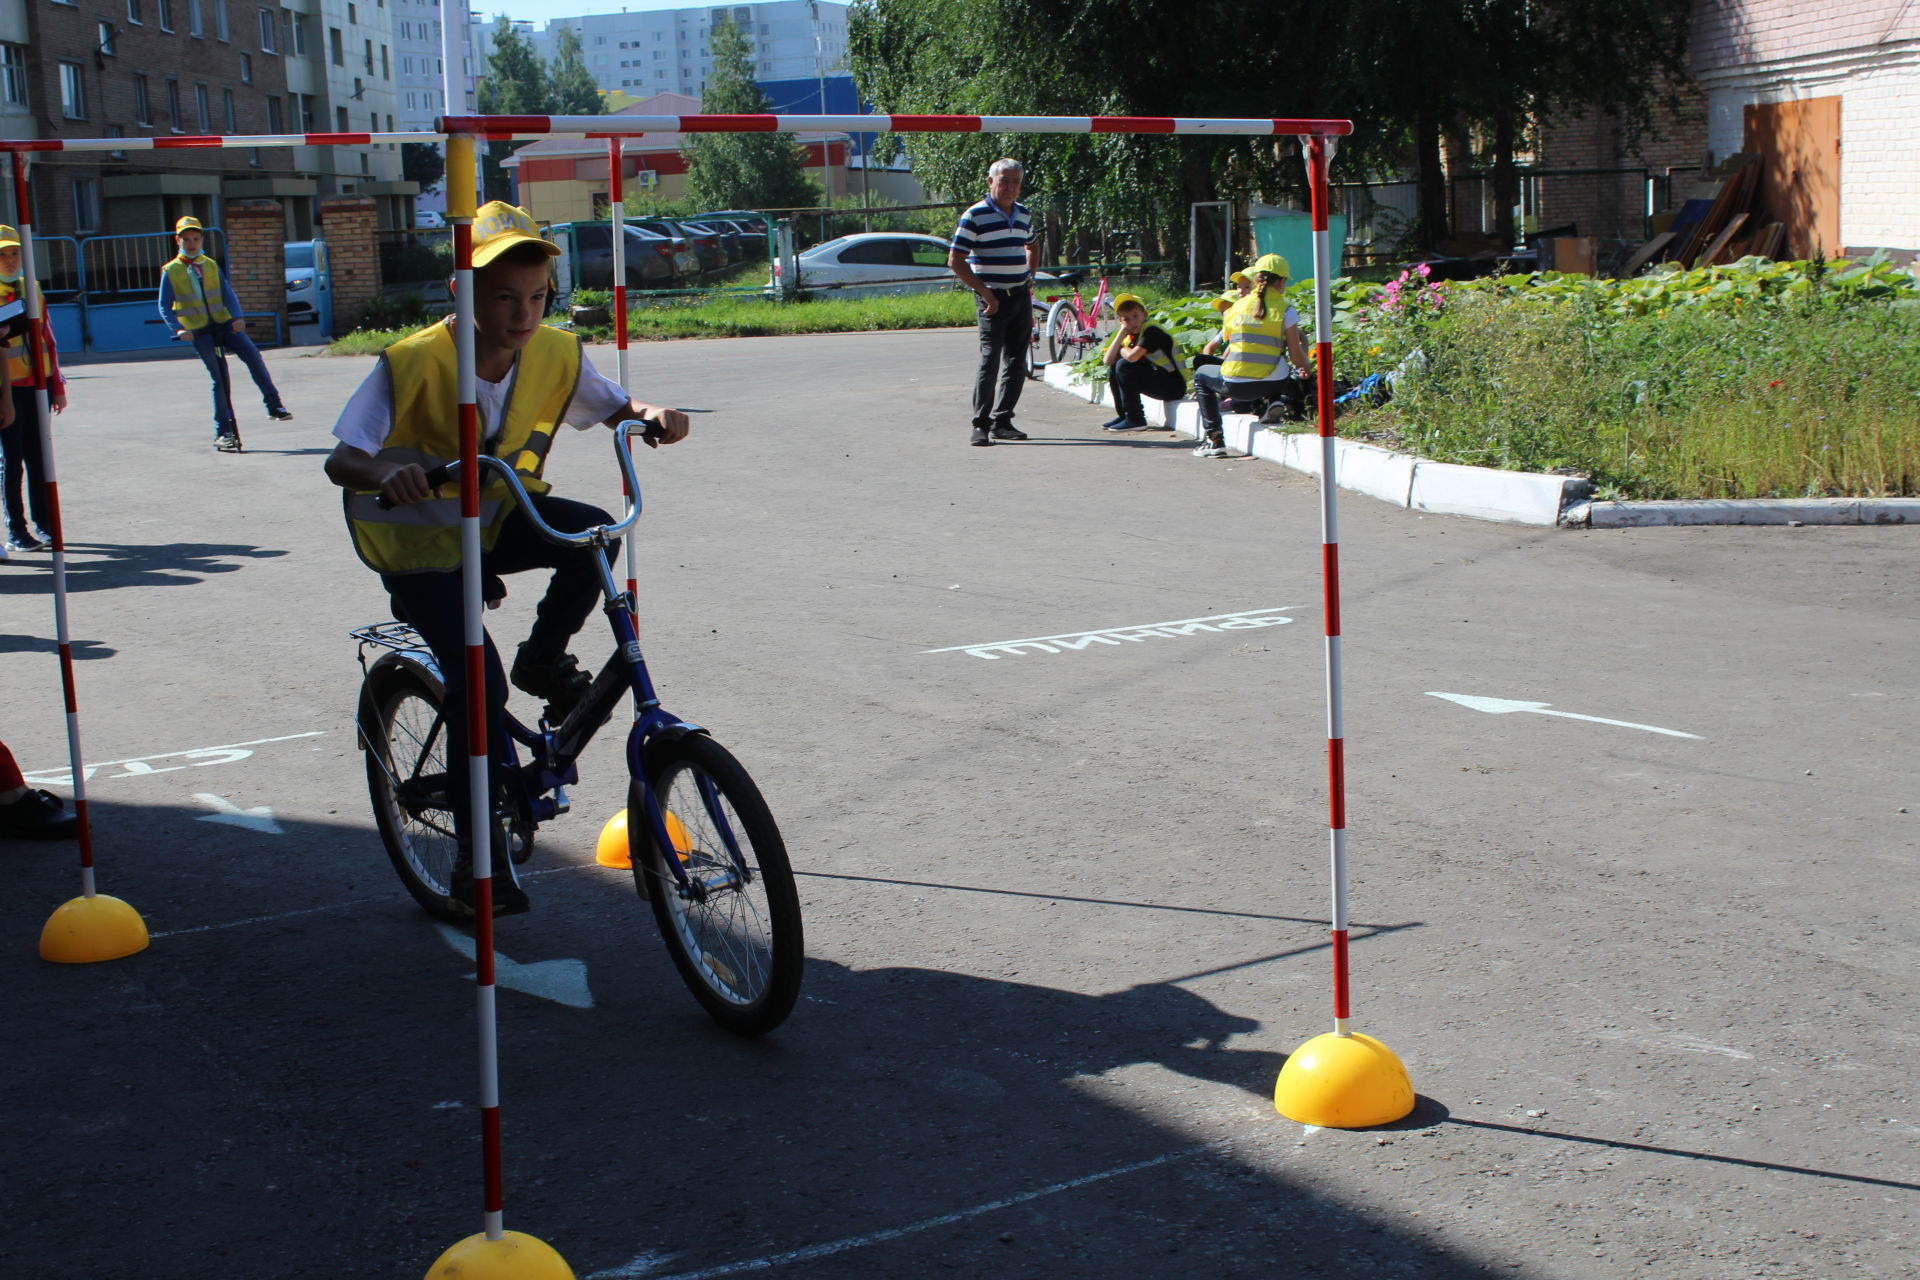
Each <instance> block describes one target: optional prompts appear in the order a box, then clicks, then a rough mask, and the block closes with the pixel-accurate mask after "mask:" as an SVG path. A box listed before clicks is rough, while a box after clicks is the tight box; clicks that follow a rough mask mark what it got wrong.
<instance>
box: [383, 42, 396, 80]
mask: <svg viewBox="0 0 1920 1280" xmlns="http://www.w3.org/2000/svg"><path fill="white" fill-rule="evenodd" d="M380 78H381V79H382V80H391V79H393V67H392V66H391V65H390V64H389V63H388V62H387V46H385V45H381V46H380Z"/></svg>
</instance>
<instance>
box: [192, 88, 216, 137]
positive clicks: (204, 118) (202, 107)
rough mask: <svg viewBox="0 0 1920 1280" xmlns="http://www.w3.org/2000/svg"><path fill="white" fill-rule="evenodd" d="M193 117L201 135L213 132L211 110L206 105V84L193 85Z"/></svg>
mask: <svg viewBox="0 0 1920 1280" xmlns="http://www.w3.org/2000/svg"><path fill="white" fill-rule="evenodd" d="M193 118H194V119H195V120H196V121H197V122H198V123H199V125H200V132H201V134H202V135H203V136H204V135H206V134H209V133H212V132H213V111H212V109H211V108H210V107H209V106H208V105H207V86H205V85H203V84H196V85H195V86H193Z"/></svg>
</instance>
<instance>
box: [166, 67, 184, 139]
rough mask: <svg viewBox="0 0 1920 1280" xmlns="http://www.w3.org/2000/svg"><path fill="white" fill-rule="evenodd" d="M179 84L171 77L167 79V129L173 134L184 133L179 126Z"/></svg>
mask: <svg viewBox="0 0 1920 1280" xmlns="http://www.w3.org/2000/svg"><path fill="white" fill-rule="evenodd" d="M180 120H181V116H180V82H179V81H178V80H175V79H174V78H173V77H172V76H168V77H167V128H169V129H171V130H173V131H174V132H175V133H185V132H186V130H185V129H183V128H182V127H181V125H180Z"/></svg>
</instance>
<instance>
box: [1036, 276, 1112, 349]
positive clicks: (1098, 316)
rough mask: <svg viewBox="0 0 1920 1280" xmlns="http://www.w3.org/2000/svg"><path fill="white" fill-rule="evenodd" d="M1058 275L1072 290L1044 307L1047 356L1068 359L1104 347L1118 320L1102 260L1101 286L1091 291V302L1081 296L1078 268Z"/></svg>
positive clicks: (1062, 282)
mask: <svg viewBox="0 0 1920 1280" xmlns="http://www.w3.org/2000/svg"><path fill="white" fill-rule="evenodd" d="M1059 279H1060V283H1061V284H1064V285H1069V286H1071V287H1072V289H1073V293H1072V294H1071V295H1069V296H1067V297H1064V298H1060V299H1058V300H1057V301H1055V302H1054V304H1053V306H1052V307H1051V308H1049V309H1048V311H1047V326H1046V328H1047V359H1048V360H1050V361H1051V360H1065V361H1068V362H1069V363H1071V362H1073V361H1076V360H1079V359H1080V358H1081V357H1082V356H1084V355H1086V354H1087V352H1088V351H1090V350H1096V349H1099V348H1101V347H1104V346H1105V345H1106V341H1107V339H1108V338H1110V337H1112V336H1113V331H1114V330H1115V329H1116V328H1118V327H1119V324H1120V321H1119V318H1118V317H1117V316H1115V315H1114V313H1113V298H1112V295H1111V294H1110V293H1109V292H1108V290H1107V272H1106V264H1105V263H1104V262H1103V263H1101V264H1100V287H1099V288H1098V289H1096V290H1095V291H1094V295H1093V305H1091V306H1088V305H1086V304H1085V303H1083V302H1081V300H1080V281H1081V280H1082V279H1083V276H1082V274H1081V273H1080V272H1077V271H1070V272H1067V273H1065V274H1063V275H1061V276H1060V277H1059Z"/></svg>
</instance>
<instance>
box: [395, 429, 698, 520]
mask: <svg viewBox="0 0 1920 1280" xmlns="http://www.w3.org/2000/svg"><path fill="white" fill-rule="evenodd" d="M635 434H638V435H639V436H640V438H641V439H643V440H659V439H660V438H662V437H663V436H664V435H666V429H665V428H664V427H662V426H661V425H660V424H659V423H657V422H654V421H653V420H652V419H650V418H628V419H626V420H625V421H623V422H622V423H621V424H620V425H619V426H617V427H615V428H614V429H613V453H614V457H616V458H617V459H618V460H619V462H620V473H621V475H622V477H623V478H624V479H625V480H626V482H627V492H628V494H630V495H631V498H630V500H629V502H628V504H627V514H626V516H625V517H624V518H622V519H620V520H617V521H615V522H614V523H612V524H602V525H595V526H594V527H593V528H591V529H587V530H584V531H583V532H580V533H562V532H561V531H560V530H558V529H556V528H554V527H553V526H552V525H550V524H548V523H547V522H546V521H545V520H543V519H541V518H540V512H539V511H538V510H537V509H536V508H535V507H534V505H533V499H532V498H531V497H530V496H528V494H527V487H526V485H524V484H522V483H521V482H520V477H519V475H518V474H517V473H516V472H515V471H514V469H513V468H512V467H511V466H508V465H507V462H506V460H505V459H503V458H496V457H494V456H493V455H492V454H482V455H480V466H481V469H482V470H488V469H491V470H494V471H498V472H499V473H500V476H501V478H502V479H504V480H505V481H506V482H507V487H508V488H510V489H511V490H512V491H513V496H514V499H515V501H517V502H518V503H519V504H520V509H521V510H522V511H524V512H526V515H527V519H528V520H530V521H532V523H533V527H534V531H535V532H537V533H538V534H539V535H540V536H541V537H543V538H545V539H546V540H547V541H548V542H554V543H559V544H561V545H563V546H575V547H585V546H591V545H592V544H593V541H594V539H595V538H596V537H598V538H606V539H609V540H611V539H613V538H617V537H619V536H620V535H621V534H624V533H625V532H626V531H627V530H629V529H631V528H633V524H634V521H636V520H638V519H639V518H640V478H639V477H638V476H636V475H635V474H634V471H633V453H632V451H631V450H630V449H628V448H627V438H628V437H629V436H632V435H635ZM459 474H460V463H459V461H458V460H457V459H456V460H455V461H453V462H443V463H441V464H440V465H439V466H437V467H434V468H432V469H431V470H429V471H428V472H427V484H428V485H430V486H432V487H433V488H436V489H437V488H439V487H440V486H441V485H443V484H445V483H447V482H448V481H449V480H452V479H453V478H454V477H456V476H457V475H459ZM378 501H379V503H380V505H381V506H382V507H383V508H390V507H392V505H393V504H392V503H390V502H388V501H387V499H386V497H385V496H384V495H382V496H381V497H380V499H379V500H378Z"/></svg>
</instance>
